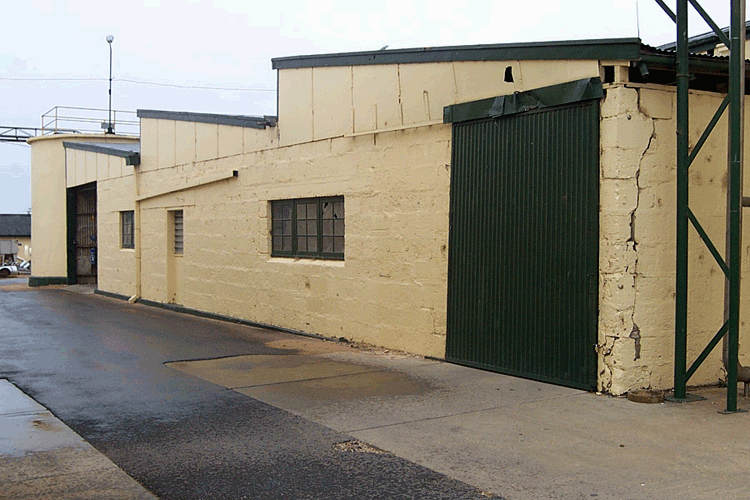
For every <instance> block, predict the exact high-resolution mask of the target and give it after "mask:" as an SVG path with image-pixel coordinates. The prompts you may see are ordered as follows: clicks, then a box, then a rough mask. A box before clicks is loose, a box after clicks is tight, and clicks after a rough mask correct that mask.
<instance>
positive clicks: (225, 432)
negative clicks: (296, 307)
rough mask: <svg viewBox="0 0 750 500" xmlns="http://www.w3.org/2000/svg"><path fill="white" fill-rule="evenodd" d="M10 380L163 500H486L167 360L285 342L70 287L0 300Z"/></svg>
mask: <svg viewBox="0 0 750 500" xmlns="http://www.w3.org/2000/svg"><path fill="white" fill-rule="evenodd" d="M0 304H2V307H1V308H0V377H4V378H7V379H9V380H10V381H11V382H13V383H14V384H16V385H17V386H18V387H19V388H21V389H22V390H23V391H24V392H26V393H27V394H29V395H31V396H32V397H33V398H34V399H36V400H37V401H39V402H40V403H41V404H43V405H44V406H46V407H47V408H48V409H49V410H50V411H51V412H53V413H54V414H55V415H56V416H57V417H58V418H59V419H60V420H62V421H63V422H65V423H66V424H67V425H68V426H70V427H71V428H72V429H73V430H74V431H76V432H77V433H78V434H80V435H81V436H82V437H83V438H84V439H86V440H87V441H88V442H89V443H91V444H92V445H94V446H95V447H96V448H97V449H98V450H99V451H101V452H102V453H104V454H105V455H106V456H108V457H109V458H110V459H111V460H112V461H113V462H114V463H115V464H117V465H118V466H119V467H121V468H122V469H123V470H124V471H125V472H127V473H128V474H130V475H131V476H132V477H133V478H135V479H136V480H137V481H138V482H140V483H141V484H143V485H144V486H145V487H146V488H148V489H149V490H150V491H151V492H153V493H154V494H156V495H157V496H159V497H160V498H163V499H206V500H208V499H242V498H248V499H249V498H268V499H280V498H299V499H308V498H309V499H314V498H389V499H390V498H425V499H432V498H435V499H454V498H455V499H471V498H486V496H484V495H482V494H481V493H480V492H479V491H477V490H476V489H475V488H474V487H472V486H469V485H467V484H465V483H461V482H458V481H455V480H452V479H450V478H448V477H446V476H444V475H442V474H439V473H436V472H434V471H431V470H429V469H427V468H424V467H421V466H419V465H417V464H414V463H411V462H409V461H406V460H403V459H401V458H398V457H396V456H394V455H392V454H389V453H366V452H365V453H361V452H345V451H340V450H338V449H336V448H335V445H336V444H337V443H341V442H345V441H347V440H349V439H350V437H349V436H347V435H345V434H342V433H339V432H336V431H333V430H332V429H329V428H327V427H324V426H322V425H319V424H316V423H313V422H311V421H308V420H305V419H304V418H301V417H298V416H295V415H292V414H291V413H288V412H286V411H283V410H281V409H278V408H276V407H273V406H270V405H268V404H265V403H262V402H260V401H257V400H255V399H252V398H250V397H248V396H244V395H242V394H239V393H237V392H234V391H231V390H228V389H225V388H223V387H220V386H218V385H214V384H211V383H209V382H207V381H205V380H202V379H199V378H196V377H193V376H190V375H188V374H185V373H182V372H179V371H177V370H173V369H171V368H169V367H167V366H165V363H167V362H174V361H183V360H197V359H211V358H219V357H226V356H237V355H246V354H264V355H279V356H283V355H286V354H290V351H289V350H280V349H274V348H271V347H268V346H266V344H267V343H269V342H272V341H274V340H279V339H283V338H287V336H286V335H285V334H280V333H275V332H269V331H265V330H259V329H253V328H249V327H244V326H238V325H232V324H227V323H221V322H215V321H210V320H203V319H198V318H194V317H190V316H186V315H180V314H177V313H173V312H169V311H163V310H159V309H153V308H148V307H145V306H138V305H136V306H132V305H128V304H125V303H123V302H120V301H117V300H114V299H109V298H104V297H100V296H91V295H79V294H75V293H70V292H65V291H62V290H59V289H46V290H34V291H16V290H14V291H2V287H0Z"/></svg>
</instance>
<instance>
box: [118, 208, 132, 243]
mask: <svg viewBox="0 0 750 500" xmlns="http://www.w3.org/2000/svg"><path fill="white" fill-rule="evenodd" d="M134 218H135V212H134V211H133V210H126V211H124V212H120V236H121V238H120V242H121V246H122V248H135V238H134V234H135V229H134V228H135V224H134V223H133V221H134Z"/></svg>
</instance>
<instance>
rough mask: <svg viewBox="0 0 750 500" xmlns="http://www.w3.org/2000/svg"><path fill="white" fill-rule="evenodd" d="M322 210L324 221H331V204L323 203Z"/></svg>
mask: <svg viewBox="0 0 750 500" xmlns="http://www.w3.org/2000/svg"><path fill="white" fill-rule="evenodd" d="M322 208H323V218H324V219H332V218H333V203H331V202H330V201H324V202H323V203H322Z"/></svg>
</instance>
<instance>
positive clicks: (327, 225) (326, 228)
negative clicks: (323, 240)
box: [323, 220, 333, 236]
mask: <svg viewBox="0 0 750 500" xmlns="http://www.w3.org/2000/svg"><path fill="white" fill-rule="evenodd" d="M323 234H324V235H326V236H331V235H333V221H332V220H324V221H323Z"/></svg>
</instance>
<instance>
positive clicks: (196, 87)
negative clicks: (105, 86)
mask: <svg viewBox="0 0 750 500" xmlns="http://www.w3.org/2000/svg"><path fill="white" fill-rule="evenodd" d="M0 80H9V81H19V82H71V81H73V82H79V81H89V82H106V81H109V79H108V78H98V77H52V78H49V77H13V76H0ZM112 80H113V81H115V82H124V83H132V84H135V85H153V86H157V87H172V88H178V89H188V90H229V91H235V92H276V89H263V88H257V87H211V86H207V85H179V84H176V83H167V82H154V81H149V80H133V79H130V78H113V79H112Z"/></svg>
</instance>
